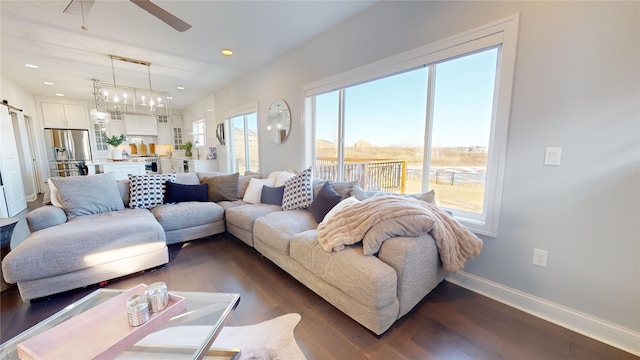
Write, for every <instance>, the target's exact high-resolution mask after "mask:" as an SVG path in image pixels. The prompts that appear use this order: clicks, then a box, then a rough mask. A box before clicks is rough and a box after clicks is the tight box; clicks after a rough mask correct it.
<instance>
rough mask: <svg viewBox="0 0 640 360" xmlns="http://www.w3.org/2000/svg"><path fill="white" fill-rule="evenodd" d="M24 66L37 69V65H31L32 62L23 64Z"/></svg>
mask: <svg viewBox="0 0 640 360" xmlns="http://www.w3.org/2000/svg"><path fill="white" fill-rule="evenodd" d="M24 66H26V67H28V68H32V69H37V68H38V65H33V64H24Z"/></svg>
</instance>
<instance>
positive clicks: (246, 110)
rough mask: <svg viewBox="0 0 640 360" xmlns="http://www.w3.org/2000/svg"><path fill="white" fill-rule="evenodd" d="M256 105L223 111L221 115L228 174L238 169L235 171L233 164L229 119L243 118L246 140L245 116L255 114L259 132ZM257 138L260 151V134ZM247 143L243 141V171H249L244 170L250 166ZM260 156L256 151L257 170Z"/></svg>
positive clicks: (233, 152)
mask: <svg viewBox="0 0 640 360" xmlns="http://www.w3.org/2000/svg"><path fill="white" fill-rule="evenodd" d="M258 105H259V104H258V103H257V102H255V103H250V104H247V105H244V106H241V107H238V108H235V109H232V110H229V111H225V112H224V114H223V118H224V132H225V138H226V139H227V140H226V144H225V148H226V151H227V154H228V156H227V169H228V170H229V171H230V172H238V171H239V169H236V164H235V163H234V161H233V159H234V158H235V157H234V154H235V150H234V146H233V141H234V139H233V134H232V133H231V129H232V126H231V119H232V118H235V117H239V116H244V117H245V118H244V129H245V134H244V136H245V139H248V134H247V115H250V114H254V113H255V114H256V121H257V125H258V129H257V131H258V132H259V131H260V119H259V118H258ZM257 135H258V136H256V140H257V141H258V149H260V136H259V135H260V134H257ZM249 152H250V151H249V142H248V141H245V155H244V156H245V171H250V169H246V167H247V164H250V158H247V156H248V154H249ZM261 163H262V161H261V154H260V150H258V168H259V169H261Z"/></svg>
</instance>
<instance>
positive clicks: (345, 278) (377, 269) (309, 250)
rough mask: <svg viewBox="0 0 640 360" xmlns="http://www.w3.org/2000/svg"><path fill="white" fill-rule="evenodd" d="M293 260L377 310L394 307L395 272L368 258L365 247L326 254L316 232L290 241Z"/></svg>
mask: <svg viewBox="0 0 640 360" xmlns="http://www.w3.org/2000/svg"><path fill="white" fill-rule="evenodd" d="M290 244H291V248H290V255H291V258H293V259H295V260H296V261H298V262H299V263H300V264H301V265H302V266H304V267H305V268H307V269H308V270H309V271H311V272H313V273H314V274H315V275H316V276H318V277H319V278H321V279H322V280H324V281H326V282H327V283H329V284H331V285H333V286H335V287H336V288H338V289H340V290H342V291H343V292H345V293H347V294H349V295H350V296H352V297H353V298H354V299H356V300H358V301H359V302H361V303H363V304H365V305H367V306H371V307H372V308H374V309H377V308H381V307H384V306H388V305H390V304H393V302H394V301H395V300H396V297H397V288H398V282H397V280H398V277H397V274H396V271H395V270H394V269H393V268H392V267H391V266H389V265H387V264H385V263H384V262H382V261H380V259H378V258H377V257H375V256H365V255H364V253H363V251H362V246H360V245H352V246H347V247H346V248H345V249H344V250H342V251H338V252H330V253H329V252H326V251H324V249H323V248H322V245H320V243H319V242H318V233H317V231H316V230H309V231H305V232H301V233H299V234H297V235H295V236H293V237H292V238H291V241H290Z"/></svg>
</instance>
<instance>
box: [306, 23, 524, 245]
mask: <svg viewBox="0 0 640 360" xmlns="http://www.w3.org/2000/svg"><path fill="white" fill-rule="evenodd" d="M519 18H520V15H519V14H514V15H511V16H509V17H506V18H503V19H500V20H497V21H494V22H492V23H489V24H485V25H482V26H479V27H477V28H474V29H471V30H468V31H465V32H462V33H460V34H457V35H454V36H451V37H448V38H446V39H443V40H440V41H436V42H433V43H431V44H427V45H424V46H421V47H419V48H416V49H413V50H409V51H406V52H404V53H400V54H397V55H395V56H392V57H389V58H386V59H383V60H380V61H377V62H374V63H371V64H368V65H365V66H362V67H359V68H356V69H354V70H350V71H347V72H344V73H342V74H338V75H335V76H331V77H329V78H326V79H322V80H320V81H317V82H314V83H311V84H307V85H304V86H303V88H302V95H303V99H304V100H303V124H304V138H303V142H304V145H305V146H304V148H305V154H304V161H305V164H306V166H312V165H313V164H315V153H316V144H315V119H314V114H315V96H316V95H320V94H323V93H327V92H331V91H335V90H339V89H344V88H347V87H349V86H354V85H357V84H360V83H364V82H369V81H372V80H376V79H379V78H383V77H387V76H391V75H394V74H397V73H402V72H405V71H408V70H411V69H414V68H418V67H423V66H427V65H432V64H437V63H439V62H443V61H447V60H451V59H455V58H457V57H461V56H466V55H470V54H472V53H474V52H478V51H482V50H484V49H488V48H491V47H496V46H498V47H499V48H498V59H497V72H496V80H495V85H494V103H493V112H492V121H491V134H490V138H489V153H488V156H487V171H486V178H485V194H484V209H483V212H482V215H481V216H477V215H474V216H470V215H469V214H468V213H465V212H463V211H454V212H453V213H454V217H455V218H456V219H458V220H459V221H460V222H461V223H462V224H464V225H465V226H467V227H468V228H469V229H470V230H471V231H473V232H475V233H477V234H482V235H487V236H491V237H495V236H497V228H498V218H499V214H500V207H501V203H502V187H503V183H504V167H505V163H506V150H507V140H508V127H509V118H510V114H511V98H512V90H513V79H514V72H515V60H516V48H517V38H518V27H519ZM428 126H430V123H429V124H428ZM341 139H342V138H341ZM340 146H342V144H341V145H340ZM427 146H431V144H429V143H428V139H425V147H427ZM425 161H426V159H425ZM427 165H428V164H427ZM425 169H428V168H427V167H425Z"/></svg>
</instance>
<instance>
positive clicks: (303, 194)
mask: <svg viewBox="0 0 640 360" xmlns="http://www.w3.org/2000/svg"><path fill="white" fill-rule="evenodd" d="M311 175H312V174H311V168H308V169H306V170H305V171H303V172H301V173H300V174H298V175H296V176H294V177H292V178H290V179H288V180H286V181H285V182H284V195H283V197H282V210H298V209H306V208H308V207H309V205H311V202H312V201H313V178H312V176H311Z"/></svg>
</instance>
